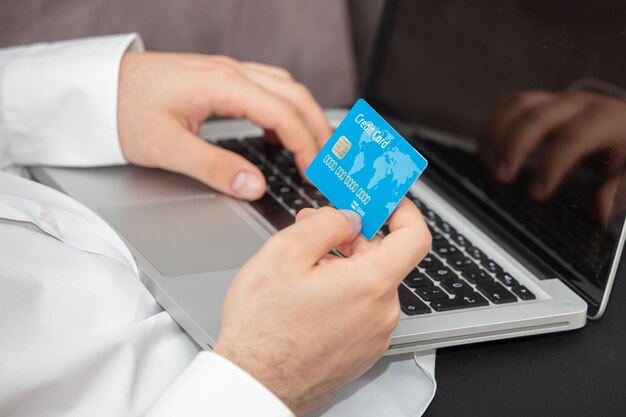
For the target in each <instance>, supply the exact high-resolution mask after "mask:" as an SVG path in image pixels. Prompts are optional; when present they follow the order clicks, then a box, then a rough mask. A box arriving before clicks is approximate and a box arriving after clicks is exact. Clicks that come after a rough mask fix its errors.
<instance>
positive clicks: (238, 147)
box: [217, 139, 248, 153]
mask: <svg viewBox="0 0 626 417" xmlns="http://www.w3.org/2000/svg"><path fill="white" fill-rule="evenodd" d="M217 144H218V146H221V147H222V148H224V149H228V150H229V151H232V152H236V153H242V152H247V151H248V148H247V147H246V146H245V145H244V144H243V142H241V141H240V140H237V139H222V140H218V141H217Z"/></svg>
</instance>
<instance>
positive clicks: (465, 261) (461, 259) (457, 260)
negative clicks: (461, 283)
mask: <svg viewBox="0 0 626 417" xmlns="http://www.w3.org/2000/svg"><path fill="white" fill-rule="evenodd" d="M448 265H450V266H451V267H452V268H454V269H456V270H457V271H461V272H463V271H464V270H467V269H471V270H476V269H478V267H477V266H476V264H475V263H474V262H472V260H471V259H470V258H467V257H465V256H463V255H457V256H455V257H451V258H449V259H448Z"/></svg>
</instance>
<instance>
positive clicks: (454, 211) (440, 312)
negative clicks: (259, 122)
mask: <svg viewBox="0 0 626 417" xmlns="http://www.w3.org/2000/svg"><path fill="white" fill-rule="evenodd" d="M479 3H480V4H476V3H475V2H469V3H468V2H462V1H447V0H439V1H436V2H435V1H431V2H413V1H410V0H403V1H393V2H389V4H388V5H387V7H386V10H385V13H384V18H383V20H382V24H381V28H380V30H379V34H378V40H377V44H376V49H375V52H374V54H373V58H372V60H371V65H370V67H369V78H368V80H367V87H366V89H365V92H364V94H365V96H366V98H367V99H368V100H369V102H370V103H371V104H373V105H374V107H375V108H377V109H379V110H380V111H381V112H383V114H385V115H386V116H387V117H388V118H389V119H390V120H392V121H393V123H394V124H395V125H396V126H397V128H398V129H399V130H400V131H401V132H403V133H404V134H405V137H406V138H407V139H408V140H409V141H411V143H412V144H414V146H415V147H416V148H418V149H419V150H420V152H421V153H422V154H424V155H425V156H426V157H427V158H428V159H429V168H428V169H427V171H426V173H425V174H424V176H423V177H422V179H420V180H419V181H418V182H417V183H415V184H414V186H413V187H412V189H411V191H410V198H411V199H413V201H415V203H416V204H417V205H418V206H419V207H420V208H421V210H422V212H423V213H424V215H425V218H426V220H427V222H428V225H429V227H430V229H431V232H432V234H433V238H434V239H433V241H434V243H433V249H432V251H431V253H430V254H429V255H428V256H427V257H426V258H425V259H424V261H422V262H421V263H420V264H419V265H416V267H415V269H414V270H413V271H412V272H411V273H410V274H409V275H408V276H407V277H406V279H405V280H404V282H403V284H402V285H401V286H400V288H399V289H398V291H399V298H400V301H401V305H402V312H403V313H402V315H401V319H400V321H399V324H398V326H397V328H396V330H395V331H394V333H393V337H392V341H391V346H390V348H389V351H388V353H389V354H393V353H403V352H409V351H419V350H425V349H431V348H439V347H445V346H452V345H460V344H466V343H474V342H480V341H488V340H496V339H504V338H512V337H519V336H527V335H536V334H541V333H549V332H558V331H565V330H572V329H577V328H580V327H582V326H584V325H585V322H586V319H587V317H590V318H599V317H600V316H601V315H602V313H603V311H604V309H605V306H606V304H607V301H608V297H609V293H610V290H611V286H612V283H613V279H614V277H615V274H616V268H617V265H618V261H619V258H620V256H621V252H622V246H623V242H624V211H623V210H620V209H618V208H617V206H616V207H615V208H614V210H613V213H612V215H611V221H610V222H609V223H608V225H604V224H603V223H602V222H599V221H598V219H597V216H596V214H594V210H593V207H592V204H590V203H591V202H593V201H594V198H595V191H596V189H595V185H594V184H597V181H596V180H601V179H602V178H597V177H598V176H599V175H600V174H599V172H600V170H595V171H594V170H591V171H589V170H588V169H587V171H585V173H584V174H585V175H581V173H580V172H579V168H577V169H576V170H574V171H572V173H571V175H569V177H568V180H567V181H566V182H565V184H564V185H563V187H562V188H561V189H560V190H559V192H558V193H557V195H555V196H554V197H553V198H551V199H549V200H548V201H547V202H546V203H539V202H537V201H535V200H533V199H532V198H529V196H528V193H527V191H526V188H525V186H524V184H523V182H515V183H514V184H512V185H509V186H503V185H502V184H498V183H496V182H494V181H493V180H492V179H491V176H490V175H488V174H487V173H485V171H484V170H483V169H482V168H481V166H480V165H479V164H478V163H477V162H476V157H475V151H474V150H475V148H476V145H475V143H476V140H475V138H476V137H477V126H478V125H479V123H480V121H481V120H482V118H483V117H484V115H485V113H486V111H487V110H488V108H489V106H490V104H491V103H493V102H495V100H496V99H497V98H498V97H500V96H501V95H503V94H509V93H514V92H517V91H522V90H527V89H530V88H532V89H549V90H563V89H567V88H568V87H570V86H572V85H575V84H576V83H578V84H577V85H579V86H580V85H581V80H582V79H583V78H584V77H585V78H586V79H594V80H597V81H598V82H594V83H592V84H593V85H595V86H597V85H601V86H605V87H606V86H609V85H611V86H615V85H616V83H615V80H614V78H615V76H614V74H623V73H624V70H626V68H621V70H616V66H617V64H616V62H614V61H613V56H617V55H612V54H609V53H605V54H596V50H597V49H598V45H602V46H603V47H604V48H605V50H606V48H610V47H613V46H615V48H616V49H615V50H616V51H617V50H621V48H622V46H621V35H620V34H619V31H617V30H614V29H615V28H613V27H612V26H611V25H595V26H594V27H593V30H594V31H596V32H597V31H599V32H597V33H596V32H594V33H595V35H594V37H589V36H587V34H586V33H585V32H584V30H585V28H587V26H585V25H582V26H581V24H580V23H581V19H579V18H578V14H577V13H578V12H579V11H578V10H573V11H572V15H571V16H569V15H568V14H567V13H568V11H570V10H571V9H569V8H568V7H569V3H568V2H565V1H563V7H562V8H558V14H557V15H553V14H550V13H551V12H550V7H548V6H545V7H547V9H546V10H543V9H542V8H543V7H544V6H542V4H543V2H539V1H536V2H535V1H531V2H519V3H520V4H517V3H515V4H513V2H509V3H511V4H509V5H502V6H501V7H500V6H498V7H493V6H491V5H490V4H489V3H490V2H489V1H486V0H479ZM552 3H554V2H550V4H552ZM557 3H558V2H557ZM498 4H500V3H498ZM533 8H538V10H534V9H533ZM539 9H541V10H539ZM479 11H480V13H478V12H479ZM602 16H604V15H600V17H599V18H602ZM550 19H559V22H560V23H559V24H560V25H561V26H559V27H565V29H563V30H550V27H552V26H550V24H552V23H550V21H551V20H550ZM607 19H608V17H607ZM583 20H584V19H583ZM568 25H571V27H572V28H573V29H572V30H571V31H568V30H566V29H567V28H568ZM574 27H575V28H574ZM505 29H506V30H505ZM498 30H502V31H505V32H506V34H507V36H499V35H498V34H497V33H498ZM503 33H504V32H503ZM564 37H567V42H565V41H564V40H563V38H564ZM598 42H600V43H599V44H598ZM542 45H549V46H550V54H549V55H542V52H541V51H542ZM572 50H576V54H577V60H579V61H580V62H584V65H580V66H576V65H574V64H572V62H571V61H570V60H569V59H570V54H571V51H572ZM586 57H590V58H593V59H586ZM622 65H623V64H622ZM582 84H584V83H582ZM602 93H603V94H604V93H610V92H609V91H605V92H602ZM327 114H328V117H329V120H330V121H331V123H333V124H335V125H336V124H337V123H338V122H339V121H340V120H341V119H342V117H343V115H344V114H345V111H343V110H331V111H328V113H327ZM200 134H201V136H202V137H203V138H206V140H209V141H212V142H215V143H216V144H217V145H218V146H222V147H224V148H226V149H229V150H231V151H233V152H237V153H239V154H241V155H243V156H244V157H246V158H249V159H250V160H251V161H253V162H254V163H255V164H257V166H259V168H260V169H261V170H262V171H263V172H264V174H265V175H266V178H267V182H268V184H269V188H268V192H267V194H266V195H265V196H264V197H263V198H262V199H261V200H259V201H257V202H254V203H244V202H239V201H235V200H233V199H231V198H228V197H224V196H222V195H220V194H218V193H216V192H214V191H212V190H211V189H209V188H207V187H206V186H204V185H202V184H200V183H198V182H196V181H194V180H192V179H189V178H185V177H183V176H180V175H177V174H173V173H168V172H164V171H160V170H154V169H144V168H138V167H133V166H123V167H106V168H93V169H60V168H46V167H37V168H33V169H32V173H33V175H34V177H35V178H36V179H37V180H39V181H41V182H43V183H45V184H48V185H51V186H52V187H55V188H57V189H60V190H62V191H64V192H65V193H67V194H69V195H70V196H72V197H74V198H75V199H77V200H79V201H81V202H82V203H84V204H85V205H87V206H88V207H90V208H91V209H93V210H94V211H96V212H97V213H99V214H100V215H101V216H102V217H103V218H104V219H105V220H106V221H107V222H108V223H110V224H111V226H112V227H113V228H114V229H115V230H117V232H118V233H119V234H120V235H121V236H122V237H123V239H124V240H125V242H126V243H127V244H128V246H129V248H130V250H131V252H132V253H133V255H134V256H135V258H136V260H137V263H138V265H139V267H140V271H141V279H142V280H143V282H144V283H145V285H146V287H147V288H148V289H149V290H150V292H151V293H152V294H153V295H154V296H155V298H156V299H157V301H158V302H159V303H160V304H161V305H162V306H163V308H164V309H165V310H167V311H168V312H169V314H171V315H172V317H173V318H174V319H175V320H176V321H177V322H178V323H179V324H180V325H181V326H182V327H183V328H184V329H185V330H186V331H187V333H188V334H189V335H190V336H191V337H192V338H193V339H194V340H195V341H196V342H197V343H198V345H199V346H201V347H203V348H206V349H210V348H212V347H213V346H214V345H215V341H216V338H217V337H218V334H219V330H220V319H221V310H222V303H223V299H224V295H225V292H226V290H227V288H228V286H229V284H230V282H231V280H232V279H233V277H234V276H235V275H236V274H237V271H238V270H239V268H240V267H241V266H242V265H243V263H244V262H245V261H246V260H247V259H248V258H249V257H250V256H251V255H252V254H253V253H254V252H255V251H257V250H258V249H259V248H260V247H261V245H262V244H263V242H264V241H265V240H266V239H267V238H268V237H269V236H271V235H272V234H273V233H275V232H276V231H277V230H280V229H282V228H284V227H287V226H288V225H289V224H291V223H292V222H293V219H294V215H295V213H296V212H297V210H299V209H300V208H302V207H309V206H312V207H319V206H323V205H326V204H328V201H327V200H326V199H325V198H324V196H322V195H321V194H320V193H319V192H317V190H315V188H313V187H312V186H310V185H307V184H306V183H305V182H303V181H302V179H301V178H300V176H299V174H298V172H297V170H296V169H295V166H294V164H293V160H292V158H291V156H290V155H289V154H288V153H286V152H285V151H284V150H283V149H281V148H279V147H275V146H272V145H269V144H267V143H266V142H265V140H264V139H263V137H262V130H261V129H259V128H258V127H255V126H253V125H252V124H250V123H248V122H245V121H240V120H221V121H211V122H208V123H206V124H205V125H204V126H203V127H202V129H201V133H200ZM530 165H531V166H528V167H526V168H525V169H527V170H532V164H530ZM583 168H585V167H580V169H583ZM594 181H595V182H594ZM622 188H623V187H622V186H621V185H620V190H618V195H619V194H620V193H621V194H622V195H626V194H624V192H626V189H622ZM381 233H382V234H385V233H386V230H385V229H384V228H383V230H381ZM416 238H417V237H416ZM277 331H279V330H278V329H277Z"/></svg>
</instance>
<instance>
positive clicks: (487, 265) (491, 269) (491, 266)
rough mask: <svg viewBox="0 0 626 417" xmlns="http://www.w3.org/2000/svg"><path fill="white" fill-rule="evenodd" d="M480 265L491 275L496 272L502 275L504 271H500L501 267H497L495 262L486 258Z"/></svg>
mask: <svg viewBox="0 0 626 417" xmlns="http://www.w3.org/2000/svg"><path fill="white" fill-rule="evenodd" d="M481 264H482V265H483V266H484V267H485V268H487V271H489V272H491V273H494V274H496V273H498V272H501V273H504V271H503V270H502V267H501V266H500V265H498V264H497V263H496V261H494V260H493V259H489V258H486V259H485V260H484V261H482V262H481Z"/></svg>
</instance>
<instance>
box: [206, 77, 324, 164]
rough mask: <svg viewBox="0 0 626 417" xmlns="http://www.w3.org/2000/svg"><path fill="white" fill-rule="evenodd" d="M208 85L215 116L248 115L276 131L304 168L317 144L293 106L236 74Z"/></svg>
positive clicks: (313, 153)
mask: <svg viewBox="0 0 626 417" xmlns="http://www.w3.org/2000/svg"><path fill="white" fill-rule="evenodd" d="M210 88H211V89H213V91H211V93H212V94H214V96H215V97H216V100H215V108H214V111H215V113H216V114H217V115H218V116H228V117H240V118H247V119H250V120H251V121H252V122H254V123H256V124H258V125H259V126H261V127H263V128H265V129H268V130H272V131H274V132H276V134H277V135H278V137H279V138H280V140H281V142H282V143H283V146H285V148H287V150H289V151H290V152H292V153H293V154H294V159H295V162H296V165H297V166H298V168H299V169H300V170H301V171H302V172H304V170H306V168H307V167H308V165H309V164H310V163H311V161H312V160H313V158H315V155H316V154H317V146H316V144H315V139H314V137H313V135H312V133H311V132H310V131H309V129H308V128H307V127H306V124H305V123H304V121H303V120H302V118H301V117H300V115H299V113H298V111H297V109H296V108H295V107H294V106H292V105H291V104H290V103H289V102H287V101H286V100H284V99H282V98H280V97H277V96H276V95H274V94H272V93H270V92H269V91H267V90H265V89H263V88H261V87H260V86H259V85H257V84H255V83H254V82H252V81H250V80H249V79H247V78H246V77H245V76H237V75H236V74H231V75H230V77H227V78H226V79H224V80H223V81H222V82H221V83H216V84H213V85H211V86H210Z"/></svg>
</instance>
